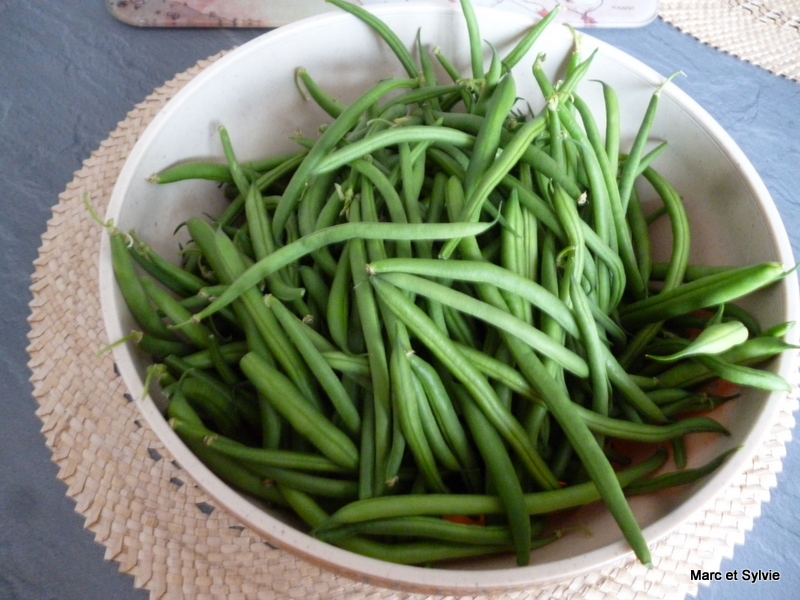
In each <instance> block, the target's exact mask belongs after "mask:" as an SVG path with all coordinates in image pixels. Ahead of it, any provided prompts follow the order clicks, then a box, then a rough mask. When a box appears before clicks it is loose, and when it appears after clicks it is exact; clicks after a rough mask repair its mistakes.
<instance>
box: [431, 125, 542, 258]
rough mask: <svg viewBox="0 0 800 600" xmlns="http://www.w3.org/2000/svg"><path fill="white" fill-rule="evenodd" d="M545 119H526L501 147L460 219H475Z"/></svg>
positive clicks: (451, 243) (445, 250)
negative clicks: (501, 149)
mask: <svg viewBox="0 0 800 600" xmlns="http://www.w3.org/2000/svg"><path fill="white" fill-rule="evenodd" d="M544 125H545V120H544V118H542V117H537V118H535V119H533V120H531V121H528V122H527V123H526V124H525V125H523V126H522V127H521V128H520V129H519V130H517V132H516V133H515V134H514V137H513V138H512V139H511V141H510V142H509V143H508V144H507V145H506V146H505V147H504V148H503V152H502V153H501V154H500V156H499V157H498V158H497V160H496V161H494V162H493V163H492V164H491V165H490V166H489V167H488V168H487V169H486V171H485V172H484V173H483V175H481V177H480V178H479V179H478V180H477V182H476V184H475V188H474V190H472V191H471V192H470V194H469V195H468V196H467V201H466V204H465V205H464V208H463V210H462V215H461V218H460V219H459V220H460V221H466V222H470V221H475V220H477V218H478V215H479V212H480V210H481V208H482V207H483V204H484V202H485V201H486V199H487V198H488V197H489V194H490V192H491V191H492V190H494V189H495V187H497V185H498V184H499V183H500V182H501V181H502V180H503V178H504V177H505V176H506V175H507V174H508V172H509V171H510V170H511V169H512V168H513V167H514V165H515V164H516V163H517V162H518V161H519V159H520V158H521V157H522V155H523V154H524V153H525V152H526V150H527V149H528V148H529V147H532V146H531V141H532V140H533V139H534V138H535V137H537V136H538V135H539V134H541V133H542V131H543V129H544ZM457 245H458V239H457V238H452V239H450V240H448V241H446V242H445V244H444V246H443V247H442V249H441V251H440V252H439V256H440V258H448V257H449V256H450V255H451V254H452V253H453V251H454V250H455V248H456V246H457Z"/></svg>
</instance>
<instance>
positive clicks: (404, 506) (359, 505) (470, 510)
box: [316, 449, 666, 532]
mask: <svg viewBox="0 0 800 600" xmlns="http://www.w3.org/2000/svg"><path fill="white" fill-rule="evenodd" d="M665 462H666V452H665V451H664V450H662V449H659V450H658V451H657V452H656V453H655V454H653V455H652V456H651V457H649V458H647V459H646V460H644V461H642V462H640V463H638V464H636V465H634V466H632V467H629V468H627V469H624V470H622V471H619V472H617V473H615V475H614V479H615V481H616V483H617V485H619V486H620V487H621V488H625V487H627V486H628V485H630V484H631V483H633V482H634V481H636V480H638V479H640V478H642V477H645V476H646V475H648V474H650V473H652V472H654V471H655V470H657V469H658V468H660V467H661V466H662V465H663V464H664V463H665ZM599 499H600V491H599V489H598V487H597V485H596V484H595V483H594V482H592V481H587V482H585V483H579V484H575V485H571V486H569V487H566V488H562V489H557V490H551V491H545V492H533V493H527V494H525V495H524V501H525V507H526V511H527V513H528V514H529V515H536V514H547V513H549V512H553V511H556V510H564V509H567V508H574V507H576V506H583V505H586V504H589V503H590V502H596V501H597V500H599ZM504 510H505V509H504V507H503V504H502V502H501V500H500V498H499V497H498V496H495V495H487V494H418V495H410V494H409V495H403V496H400V495H398V496H383V497H380V498H370V499H367V500H359V501H356V502H351V503H349V504H346V505H345V506H343V507H342V508H340V509H339V510H337V511H336V512H334V513H333V514H332V515H330V516H329V517H328V518H327V519H324V520H321V521H320V522H319V523H318V524H317V525H316V530H317V531H320V532H322V531H323V530H326V529H329V528H331V527H334V526H338V525H342V524H347V523H362V522H366V521H371V520H373V519H385V518H390V517H407V516H419V515H454V514H455V515H480V514H485V515H490V514H503V512H504Z"/></svg>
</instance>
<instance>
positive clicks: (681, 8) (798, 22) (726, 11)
mask: <svg viewBox="0 0 800 600" xmlns="http://www.w3.org/2000/svg"><path fill="white" fill-rule="evenodd" d="M658 12H659V16H660V17H661V18H662V19H663V20H664V21H666V22H668V23H671V24H672V25H674V26H675V27H677V28H678V29H680V30H681V31H683V32H684V33H687V34H689V35H691V36H693V37H695V38H697V39H698V40H700V41H701V42H703V43H705V44H708V45H709V46H712V47H714V48H717V49H718V50H722V51H724V52H727V53H728V54H731V55H733V56H736V57H738V58H740V59H742V60H745V61H747V62H750V63H752V64H754V65H757V66H759V67H762V68H764V69H767V70H768V71H770V72H772V73H774V74H776V75H781V76H783V77H787V78H789V79H793V80H795V81H800V1H798V0H660V3H659V11H658Z"/></svg>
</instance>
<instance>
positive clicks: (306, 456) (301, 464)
mask: <svg viewBox="0 0 800 600" xmlns="http://www.w3.org/2000/svg"><path fill="white" fill-rule="evenodd" d="M172 428H173V429H174V430H175V432H176V433H177V434H178V435H180V436H181V437H182V438H184V439H186V438H190V439H192V440H195V441H197V442H201V443H203V444H205V445H206V446H208V447H209V448H213V449H214V450H216V451H217V452H219V453H220V454H224V455H226V456H229V457H231V458H236V459H240V460H242V461H243V462H245V463H248V464H254V465H264V466H271V467H280V468H284V469H296V470H301V471H316V472H320V473H347V472H348V471H347V470H346V469H344V468H343V467H342V466H340V465H338V464H336V463H335V462H333V461H331V460H330V459H328V458H325V457H324V456H321V455H319V454H313V453H308V452H297V451H294V450H274V449H269V448H253V447H250V446H246V445H244V444H242V443H240V442H237V441H236V440H232V439H230V438H227V437H225V436H223V435H220V434H218V433H215V432H213V431H211V430H209V429H207V428H205V427H203V426H202V424H199V423H193V424H192V423H187V422H185V420H183V419H181V421H179V422H178V423H175V424H174V425H173V427H172Z"/></svg>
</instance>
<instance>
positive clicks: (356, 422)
mask: <svg viewBox="0 0 800 600" xmlns="http://www.w3.org/2000/svg"><path fill="white" fill-rule="evenodd" d="M265 302H266V304H267V306H268V307H269V308H270V309H271V310H272V312H273V313H274V314H275V317H276V318H277V319H278V321H279V322H280V324H281V327H282V328H283V330H284V331H285V332H286V334H287V335H288V336H289V339H291V341H292V342H293V343H294V345H295V347H296V348H297V350H298V352H299V353H300V356H301V357H302V359H303V360H304V361H305V363H306V365H308V368H309V370H310V371H311V372H312V373H313V374H314V377H316V379H317V381H318V382H319V384H320V386H321V387H322V389H323V390H324V391H325V393H326V395H327V397H328V399H329V400H330V401H331V403H332V404H333V406H334V408H335V409H336V412H337V414H338V415H339V417H341V419H342V421H343V423H344V426H345V428H346V429H347V431H348V432H350V433H351V434H353V435H355V434H357V433H358V430H359V429H360V427H361V417H360V416H359V413H358V410H356V407H355V405H354V404H353V401H352V400H351V398H350V396H349V395H348V394H347V392H346V391H345V389H344V387H343V386H342V383H341V381H339V378H338V377H337V376H336V374H335V373H334V372H333V369H332V368H331V367H330V365H329V364H328V362H327V361H326V360H325V358H324V357H323V356H322V354H321V353H320V352H319V350H317V348H315V347H314V344H313V342H312V341H311V340H310V338H309V337H308V336H307V334H306V333H305V332H304V331H303V328H304V327H305V326H304V325H303V323H302V322H301V321H300V320H299V319H298V318H297V317H296V316H295V315H293V314H292V313H291V312H290V311H289V309H287V308H286V307H285V306H284V305H283V304H282V303H281V301H280V300H278V299H277V298H275V297H274V296H267V297H266V298H265Z"/></svg>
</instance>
